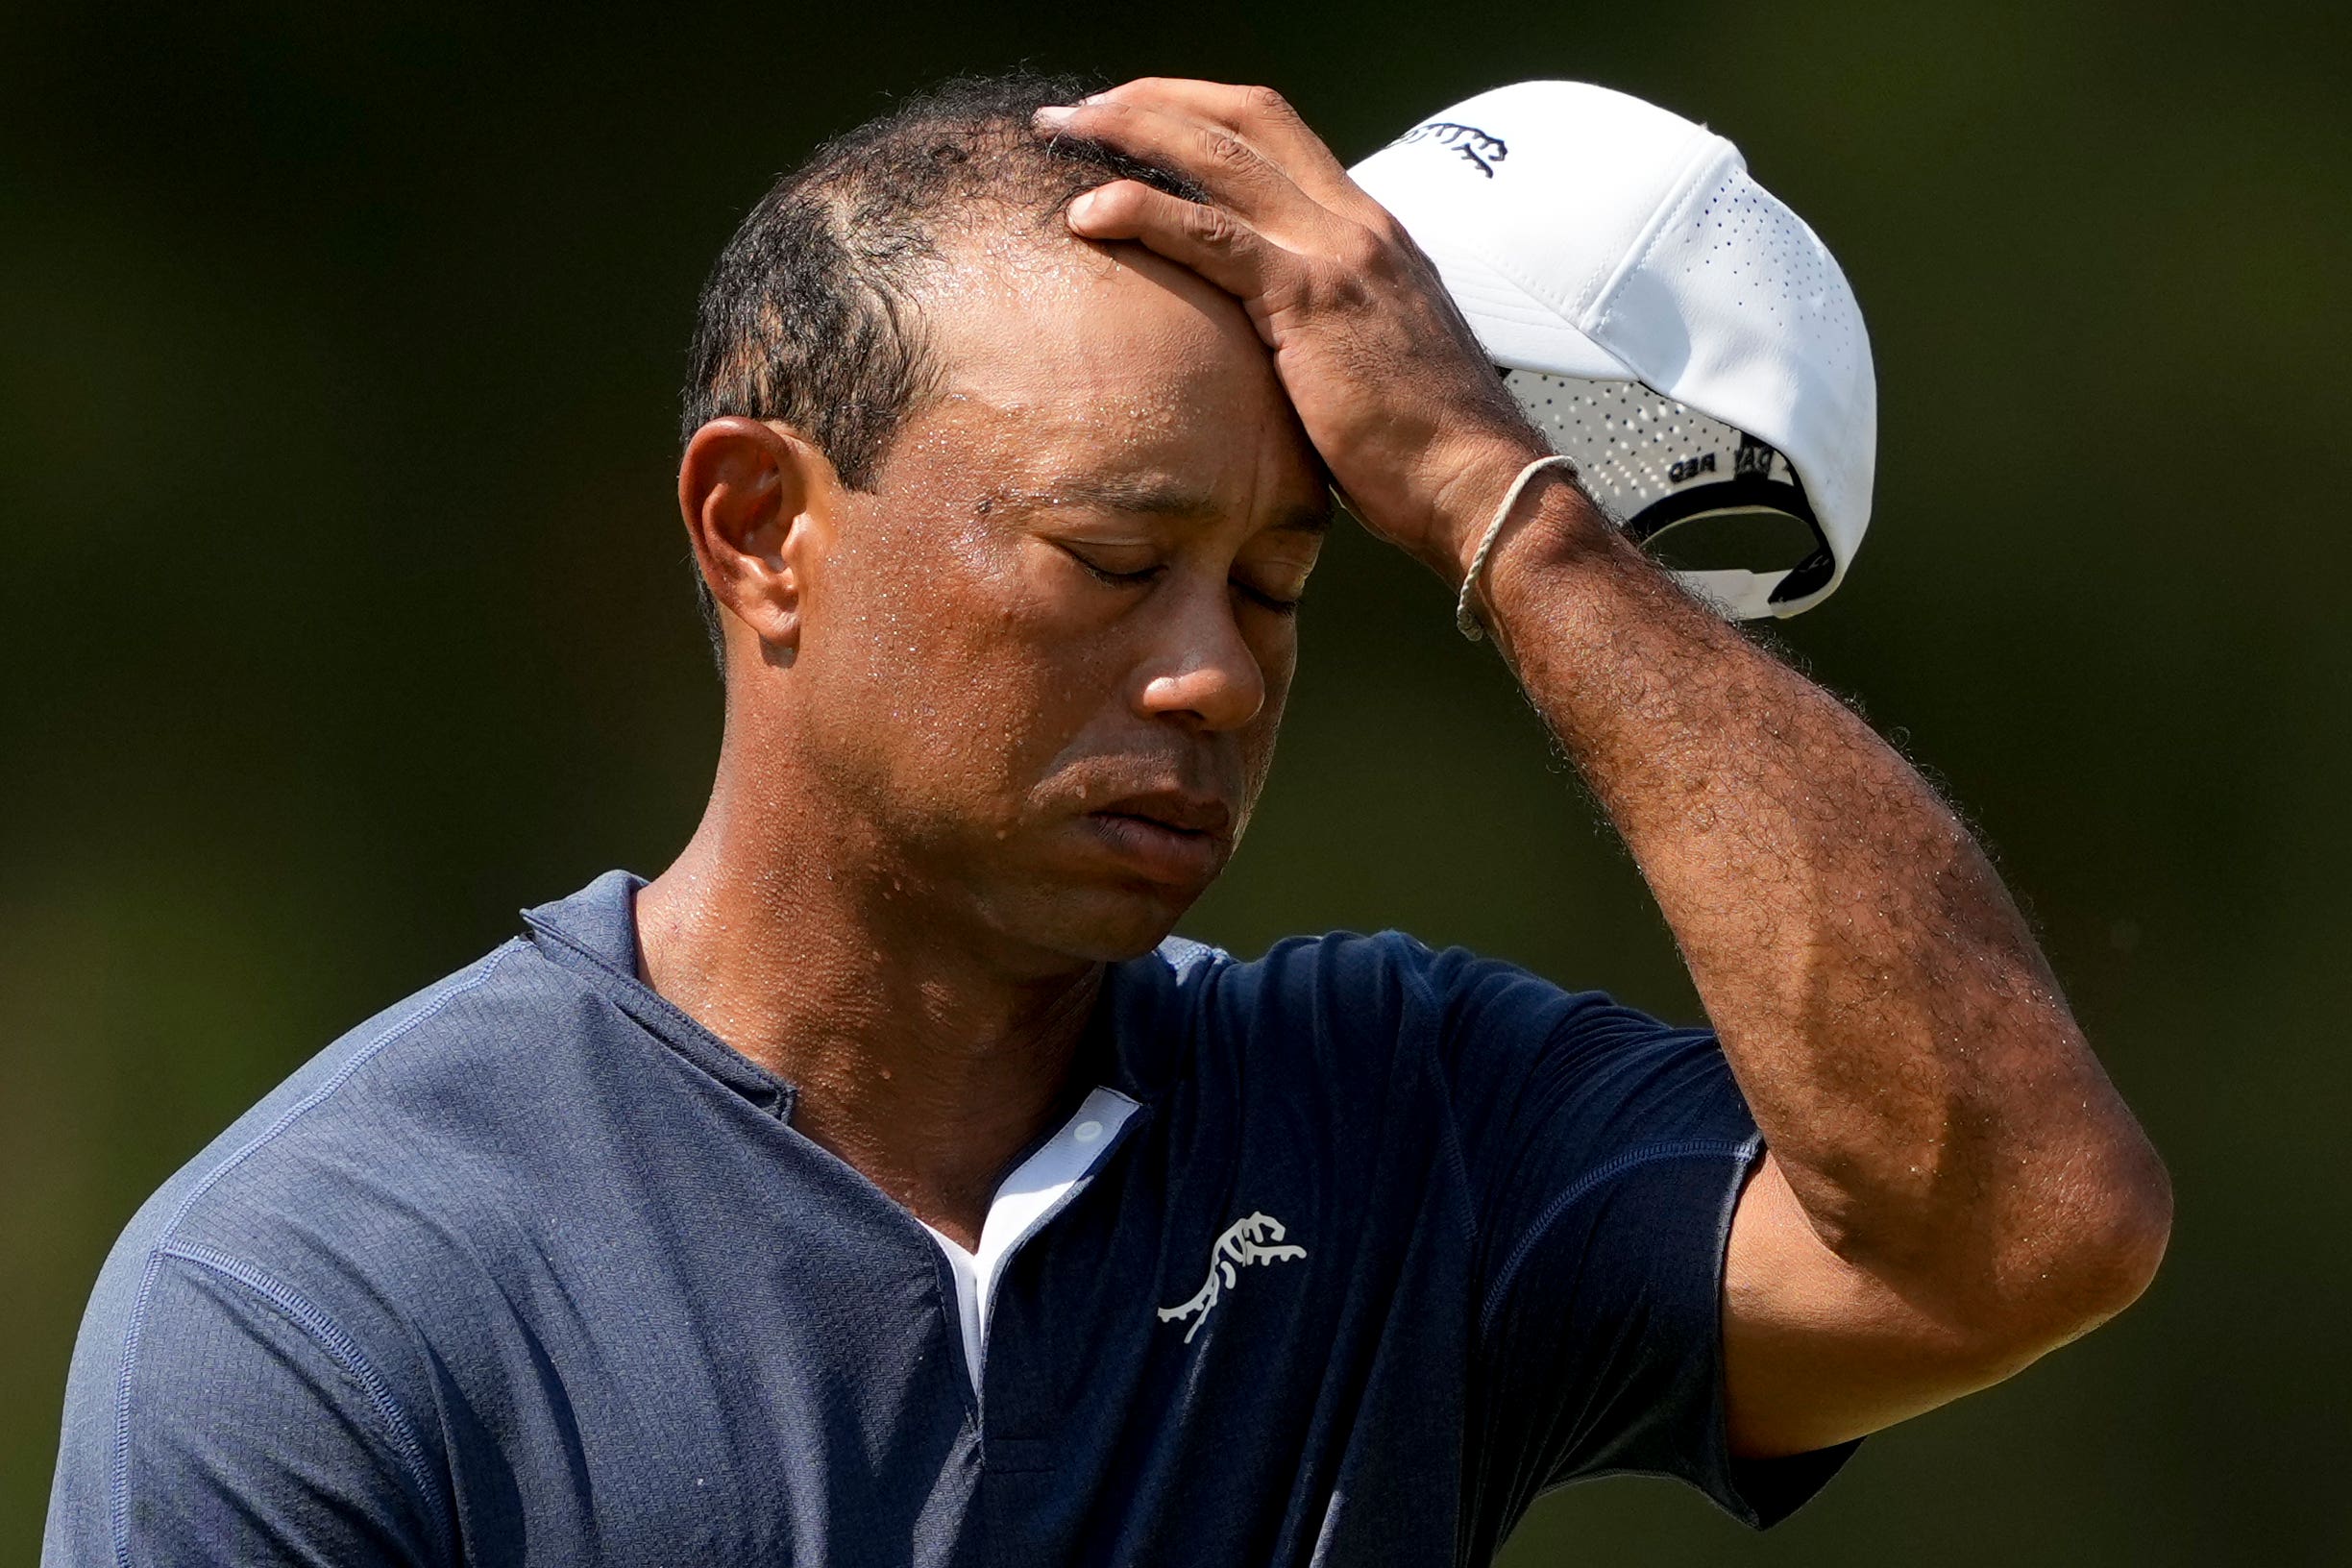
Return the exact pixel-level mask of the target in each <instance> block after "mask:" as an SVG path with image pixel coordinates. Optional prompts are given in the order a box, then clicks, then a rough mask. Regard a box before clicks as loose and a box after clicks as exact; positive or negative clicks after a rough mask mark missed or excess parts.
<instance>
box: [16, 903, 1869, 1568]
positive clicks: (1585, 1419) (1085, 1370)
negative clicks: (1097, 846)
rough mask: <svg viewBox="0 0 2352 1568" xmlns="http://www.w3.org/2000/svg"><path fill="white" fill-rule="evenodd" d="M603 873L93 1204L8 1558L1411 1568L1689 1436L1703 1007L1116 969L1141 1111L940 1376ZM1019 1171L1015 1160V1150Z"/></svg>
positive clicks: (1447, 1558) (1221, 961)
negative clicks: (21, 1517) (160, 1174)
mask: <svg viewBox="0 0 2352 1568" xmlns="http://www.w3.org/2000/svg"><path fill="white" fill-rule="evenodd" d="M637 885H638V884H637V883H636V881H635V879H634V878H631V877H627V876H625V875H624V874H622V873H618V872H615V873H611V874H609V875H607V876H605V877H602V878H600V879H599V880H598V881H597V882H596V883H595V884H593V885H592V886H591V887H589V888H588V889H586V890H585V891H584V892H582V893H581V894H576V895H575V896H574V897H572V898H570V899H567V900H564V901H563V902H560V903H557V904H552V905H549V906H547V907H544V908H542V909H539V910H536V911H533V912H531V913H530V915H529V917H528V919H529V934H528V935H527V937H524V938H522V939H518V940H517V941H514V942H511V943H507V944H505V945H504V946H502V947H500V948H499V949H498V950H497V951H495V952H493V953H491V954H490V955H489V956H488V957H487V958H485V959H484V960H483V961H482V962H480V963H479V964H478V965H476V966H474V967H473V968H469V969H467V970H465V971H464V972H463V973H460V974H458V975H456V976H453V978H451V979H449V980H447V981H445V982H443V983H442V984H440V985H438V986H435V987H433V988H432V989H431V990H429V991H427V992H424V993H422V994H421V995H419V996H416V997H414V998H411V999H410V1000H409V1001H407V1002H405V1003H404V1004H402V1005H401V1006H400V1007H398V1008H395V1009H393V1010H392V1011H391V1012H389V1013H387V1014H385V1015H384V1016H382V1017H379V1018H377V1019H375V1020H373V1021H371V1022H369V1023H367V1024H365V1025H363V1026H362V1027H360V1028H359V1029H357V1030H355V1032H353V1033H352V1034H351V1035H350V1036H348V1037H346V1038H345V1039H344V1040H342V1041H338V1042H337V1043H336V1044H334V1045H333V1046H331V1047H330V1048H329V1049H328V1050H327V1051H326V1052H325V1053H324V1054H322V1055H321V1056H319V1057H318V1058H317V1059H315V1060H314V1061H313V1062H311V1063H310V1064H309V1065H308V1066H306V1067H304V1068H303V1069H302V1070H301V1071H300V1072H298V1073H296V1074H295V1076H294V1077H293V1078H292V1079H290V1080H288V1082H287V1083H286V1084H284V1085H283V1086H282V1088H280V1089H279V1090H277V1091H276V1092H274V1093H273V1094H271V1095H270V1096H269V1097H268V1098H267V1099H266V1100H264V1101H263V1102H262V1103H261V1104H260V1105H259V1106H257V1107H256V1108H255V1109H254V1110H253V1111H252V1112H251V1113H249V1114H248V1115H246V1116H245V1117H244V1118H242V1119H241V1120H240V1121H238V1122H237V1123H236V1125H235V1126H233V1127H232V1128H231V1129H230V1130H229V1131H228V1132H227V1133H225V1134H224V1135H222V1137H221V1138H220V1139H218V1140H217V1141H216V1142H214V1143H213V1144H212V1145H211V1146H210V1147H209V1148H208V1149H207V1150H205V1151H204V1152H203V1153H202V1154H201V1155H199V1156H198V1157H197V1159H196V1160H195V1161H194V1162H193V1163H191V1164H189V1165H188V1166H187V1167H186V1168H185V1169H184V1170H183V1171H182V1172H181V1173H180V1174H179V1175H178V1176H177V1177H175V1178H174V1179H173V1180H172V1181H171V1182H170V1183H169V1184H167V1185H166V1186H165V1187H164V1188H163V1189H162V1190H161V1191H160V1192H159V1193H158V1194H157V1195H156V1197H155V1198H154V1199H152V1200H151V1201H150V1202H149V1203H148V1204H147V1205H146V1207H145V1208H143V1209H142V1210H141V1211H140V1212H139V1213H138V1215H137V1216H136V1217H135V1219H134V1220H133V1221H132V1223H131V1225H130V1227H129V1229H128V1230H127V1231H126V1233H125V1234H124V1236H123V1237H122V1240H121V1241H120V1243H119V1244H118V1245H117V1246H116V1248H115V1250H114V1252H113V1255H112V1256H111V1258H110V1260H109V1262H108V1263H107V1265H106V1268H105V1271H104V1273H103V1274H102V1276H101V1278H100V1280H99V1283H98V1286H97V1290H96V1292H95V1295H94V1296H93V1298H92V1301H91V1303H90V1308H89V1311H88V1315H87V1317H86V1320H85V1322H84V1325H83V1331H82V1335H81V1340H80V1343H79V1345H78V1346H77V1349H76V1352H75V1358H74V1363H73V1371H72V1375H71V1379H70V1384H69V1387H68V1391H67V1399H66V1409H65V1419H64V1433H63V1441H62V1447H61V1457H60V1459H59V1465H58V1474H57V1482H56V1488H55V1492H54V1495H53V1499H52V1504H51V1511H50V1520H49V1529H48V1534H47V1538H46V1544H45V1550H44V1560H45V1561H47V1562H48V1563H51V1564H53V1565H65V1564H100V1563H116V1564H130V1563H139V1564H145V1563H205V1562H221V1563H230V1562H234V1563H316V1564H337V1565H342V1568H354V1565H364V1564H378V1563H452V1562H458V1561H464V1562H471V1563H479V1564H501V1565H526V1564H548V1565H557V1564H560V1565H565V1568H580V1565H589V1564H676V1563H687V1562H692V1563H697V1564H750V1563H763V1564H772V1563H785V1562H800V1563H809V1564H830V1565H841V1568H847V1565H855V1564H864V1563H873V1564H906V1563H910V1562H912V1563H919V1564H926V1565H928V1564H942V1565H945V1564H955V1565H963V1564H993V1563H1006V1564H1019V1565H1022V1568H1043V1565H1047V1564H1066V1563H1103V1564H1111V1563H1118V1564H1148V1563H1181V1564H1234V1565H1249V1568H1260V1565H1264V1564H1301V1563H1317V1564H1340V1563H1374V1562H1377V1563H1383V1564H1438V1563H1452V1562H1479V1561H1484V1560H1486V1559H1487V1558H1488V1557H1489V1556H1491V1555H1492V1552H1493V1550H1494V1548H1495V1547H1496V1545H1497V1544H1498V1543H1499V1541H1500V1540H1501V1538H1502V1537H1503V1535H1504V1534H1505V1533H1506V1532H1507V1531H1508V1530H1509V1528H1510V1526H1511V1525H1512V1523H1513V1522H1514V1521H1515V1520H1516V1519H1517V1518H1518V1517H1519V1515H1520V1514H1521V1512H1522V1511H1524V1509H1525V1508H1526V1507H1527V1505H1528V1504H1529V1502H1530V1501H1531V1499H1532V1498H1533V1497H1534V1496H1535V1495H1536V1494H1537V1493H1538V1492H1540V1491H1541V1490H1543V1489H1544V1488H1546V1487H1547V1486H1551V1485H1554V1484H1556V1483H1559V1482H1566V1481H1570V1480H1574V1479H1576V1478H1578V1477H1580V1476H1586V1475H1593V1474H1599V1473H1603V1472H1607V1471H1621V1470H1640V1471H1655V1472H1660V1473H1664V1474H1669V1475H1676V1476H1679V1477H1681V1478H1683V1479H1685V1480H1687V1481H1689V1482H1693V1483H1694V1484H1696V1485H1698V1486H1699V1487H1701V1488H1702V1489H1703V1490H1704V1491H1705V1492H1707V1493H1708V1494H1709V1495H1710V1496H1712V1497H1713V1498H1715V1500H1716V1501H1717V1502H1718V1503H1720V1504H1722V1505H1723V1506H1724V1507H1727V1508H1728V1509H1730V1510H1731V1511H1732V1512H1733V1513H1735V1514H1737V1515H1738V1516H1740V1517H1742V1518H1744V1519H1747V1520H1750V1521H1751V1522H1768V1521H1769V1520H1770V1519H1772V1518H1775V1517H1777V1516H1778V1515H1779V1514H1781V1513H1783V1512H1785V1511H1786V1510H1787V1509H1789V1508H1790V1507H1794V1506H1795V1505H1796V1504H1797V1503H1798V1502H1799V1501H1801V1499H1802V1498H1803V1497H1804V1496H1806V1495H1808V1494H1809V1492H1810V1491H1811V1490H1812V1489H1813V1488H1814V1487H1815V1486H1817V1485H1819V1484H1820V1482H1822V1481H1823V1480H1824V1479H1825V1478H1826V1476H1827V1474H1828V1473H1829V1471H1831V1470H1832V1469H1834V1468H1835V1466H1836V1463H1837V1462H1838V1460H1839V1458H1841V1457H1842V1451H1833V1452H1831V1453H1829V1454H1826V1455H1822V1456H1812V1457H1807V1458H1802V1459H1798V1460H1791V1461H1782V1462H1779V1463H1776V1464H1774V1465H1770V1466H1756V1467H1745V1468H1742V1467H1735V1466H1734V1465H1732V1464H1731V1463H1730V1461H1729V1460H1728V1459H1727V1455H1726V1450H1725V1443H1724V1423H1723V1412H1722V1408H1721V1404H1722V1402H1721V1394H1720V1386H1721V1367H1720V1361H1721V1357H1720V1349H1719V1347H1720V1342H1721V1340H1720V1329H1719V1325H1718V1305H1717V1304H1718V1299H1719V1278H1720V1270H1721V1263H1722V1254H1723V1247H1724V1240H1725V1235H1726V1231H1727V1224H1728V1215H1729V1213H1730V1209H1731V1206H1732V1204H1733V1202H1734V1200H1735V1197H1736V1195H1737V1192H1738V1189H1739V1186H1740V1183H1741V1181H1742V1180H1743V1178H1744V1175H1745V1173H1746V1172H1747V1171H1748V1170H1749V1168H1750V1167H1751V1166H1752V1163H1753V1161H1754V1159H1755V1157H1756V1153H1757V1144H1756V1139H1755V1134H1754V1128H1753V1125H1752V1122H1751V1120H1750V1118H1749V1116H1748V1114H1747V1111H1746V1109H1745V1108H1744V1106H1743V1105H1742V1103H1741V1100H1740V1096H1739V1094H1738V1092H1737V1090H1736V1089H1735V1087H1734V1086H1733V1084H1732V1082H1731V1079H1730V1076H1729V1074H1728V1072H1727V1069H1726V1067H1725V1065H1724V1062H1723V1059H1722V1056H1721V1054H1720V1053H1719V1052H1718V1050H1717V1049H1716V1047H1715V1046H1714V1044H1713V1043H1712V1042H1711V1041H1709V1040H1708V1038H1707V1037H1706V1036H1705V1035H1703V1034H1698V1033H1690V1032H1682V1031H1676V1030H1671V1029H1667V1028H1665V1027H1663V1026H1661V1025H1660V1024H1658V1023H1656V1022H1654V1021H1653V1020H1651V1019H1649V1018H1646V1017H1641V1016H1640V1015H1638V1014H1635V1013H1632V1012H1629V1011H1628V1010H1625V1009H1623V1008H1619V1007H1616V1006H1613V1005H1612V1004H1611V1003H1609V1002H1608V1000H1607V999H1606V998H1605V997H1602V996H1598V995H1591V994H1586V995H1571V994H1569V993H1566V992H1561V991H1559V990H1557V989H1556V988H1555V987H1553V986H1550V985H1548V984H1546V983H1544V982H1543V981H1540V980H1537V979H1535V978H1533V977H1531V976H1530V975H1528V974H1526V973H1524V972H1522V971H1520V970H1517V969H1513V968H1509V967H1508V966H1506V965H1502V964H1497V963H1492V962H1487V961H1483V960H1480V959H1477V958H1474V957H1471V956H1469V955H1467V954H1463V953H1460V952H1447V953H1432V952H1431V951H1429V950H1428V949H1427V948H1424V947H1422V946H1420V945H1419V944H1417V943H1413V942H1411V941H1410V940H1409V939H1407V938H1404V937H1400V936H1396V935H1393V934H1390V935H1384V936H1378V937H1372V938H1360V937H1352V936H1333V937H1327V938H1322V939H1318V940H1302V941H1294V942H1288V943H1283V944H1281V945H1280V946H1278V947H1276V948H1275V949H1274V950H1273V951H1272V952H1270V953H1268V954H1267V955H1266V957H1265V958H1264V959H1262V960H1261V961H1259V962H1257V963H1252V964H1241V963H1236V962H1234V961H1233V960H1231V959H1229V958H1227V957H1226V956H1224V955H1223V954H1220V953H1216V952H1213V951H1212V950H1209V949H1205V948H1201V947H1199V946H1197V945H1195V944H1191V943H1178V942H1171V943H1168V944H1167V945H1166V946H1164V948H1163V949H1162V950H1161V952H1160V953H1159V954H1157V955H1154V956H1151V957H1148V958H1145V959H1142V960H1139V961H1137V962H1135V963H1132V964H1127V965H1123V966H1120V967H1118V968H1115V970H1114V971H1113V973H1112V974H1111V976H1110V978H1109V981H1108V983H1107V985H1106V987H1105V992H1104V998H1103V1002H1102V1004H1101V1006H1100V1007H1099V1008H1098V1010H1097V1013H1096V1016H1095V1018H1094V1022H1093V1026H1092V1027H1091V1029H1090V1034H1089V1037H1088V1041H1087V1047H1086V1050H1085V1052H1084V1053H1083V1055H1082V1066H1083V1069H1084V1072H1085V1074H1086V1079H1087V1082H1089V1083H1098V1084H1101V1085H1104V1086H1106V1087H1109V1088H1111V1089H1114V1090H1116V1091H1118V1092H1119V1093H1122V1094H1125V1095H1127V1096H1129V1097H1130V1098H1132V1099H1134V1100H1135V1101H1136V1102H1138V1104H1139V1107H1140V1109H1139V1110H1138V1111H1137V1112H1136V1113H1135V1114H1133V1115H1130V1116H1129V1117H1128V1118H1127V1119H1126V1121H1125V1122H1124V1123H1123V1125H1121V1126H1120V1127H1119V1128H1118V1130H1117V1131H1116V1132H1115V1134H1113V1135H1111V1136H1110V1137H1108V1138H1107V1139H1105V1141H1106V1143H1107V1144H1108V1145H1109V1146H1108V1147H1107V1148H1106V1149H1105V1151H1104V1153H1103V1156H1102V1158H1101V1159H1100V1160H1098V1161H1097V1162H1096V1164H1094V1166H1093V1167H1092V1174H1091V1177H1090V1180H1089V1181H1088V1182H1087V1183H1086V1184H1085V1186H1084V1187H1083V1188H1082V1189H1080V1190H1078V1191H1077V1192H1076V1193H1075V1195H1074V1196H1073V1197H1071V1198H1070V1199H1069V1201H1068V1202H1066V1204H1065V1205H1064V1207H1062V1208H1061V1209H1060V1210H1059V1212H1057V1213H1054V1214H1053V1215H1052V1217H1051V1218H1050V1219H1049V1220H1047V1221H1046V1222H1045V1223H1043V1224H1042V1225H1041V1227H1040V1228H1039V1229H1038V1230H1037V1231H1036V1232H1035V1234H1033V1235H1032V1236H1031V1237H1029V1238H1028V1240H1027V1242H1026V1243H1025V1245H1023V1246H1022V1247H1021V1248H1020V1249H1019V1250H1018V1251H1017V1254H1016V1255H1015V1256H1013V1257H1012V1258H1011V1260H1010V1262H1009V1263H1008V1265H1007V1267H1006V1269H1005V1272H1004V1274H1003V1276H1002V1278H1001V1279H1000V1280H999V1281H998V1284H997V1286H996V1290H995V1299H994V1304H993V1309H992V1313H991V1317H990V1323H989V1330H988V1335H989V1350H988V1356H987V1358H986V1364H985V1367H984V1369H983V1375H982V1377H981V1379H980V1380H979V1382H980V1390H981V1391H980V1392H979V1393H978V1394H977V1395H975V1393H974V1390H973V1386H972V1384H970V1383H969V1382H968V1381H967V1371H966V1364H965V1359H964V1350H963V1345H962V1336H961V1334H960V1332H959V1329H958V1313H957V1309H956V1305H955V1291H954V1286H953V1282H952V1280H951V1278H950V1276H949V1271H948V1267H947V1264H946V1262H945V1260H944V1258H943V1256H942V1254H941V1252H940V1250H939V1248H938V1247H937V1246H936V1245H935V1244H934V1243H933V1241H932V1238H931V1237H930V1236H929V1235H928V1234H927V1233H926V1232H925V1230H924V1229H923V1227H922V1226H921V1225H920V1224H919V1222H917V1221H916V1220H915V1218H914V1217H913V1216H912V1215H910V1214H909V1213H906V1212H905V1211H904V1210H902V1209H900V1208H898V1207H896V1206H895V1205H894V1204H893V1203H892V1202H890V1201H889V1200H888V1199H887V1198H885V1197H884V1196H883V1195H882V1193H881V1192H880V1191H879V1190H878V1189H876V1188H874V1187H873V1186H871V1185H870V1183H868V1182H867V1181H866V1180H865V1179H864V1178H863V1177H861V1176H859V1175H858V1174H857V1173H856V1172H855V1171H853V1170H851V1169H850V1168H849V1167H848V1166H847V1165H845V1164H843V1163H842V1162H840V1161H839V1160H837V1159H835V1158H834V1157H833V1156H831V1155H829V1154H827V1153H825V1152H824V1151H823V1150H821V1149H820V1148H818V1147H817V1146H816V1145H815V1144H813V1143H811V1142H809V1141H808V1140H807V1139H804V1138H802V1137H801V1136H800V1135H799V1134H797V1133H796V1132H795V1131H794V1130H793V1127H792V1125H791V1115H792V1107H793V1098H794V1096H793V1091H792V1090H791V1088H790V1087H789V1086H788V1085H785V1084H782V1083H779V1082H777V1081H776V1080H775V1079H774V1078H772V1077H771V1076H770V1075H768V1074H767V1073H765V1072H763V1071H761V1070H760V1069H759V1068H758V1067H756V1066H753V1065H752V1064H751V1063H749V1062H748V1061H747V1060H746V1059H745V1058H743V1057H741V1056H739V1055H737V1054H736V1053H735V1052H733V1051H731V1050H729V1049H728V1048H727V1047H725V1046H724V1045H723V1044H722V1043H721V1042H720V1041H717V1040H715V1039H713V1038H712V1037H711V1036H710V1035H708V1034H707V1033H705V1032H704V1031H703V1030H701V1029H700V1028H698V1026H697V1025H695V1024H694V1023H693V1022H692V1021H691V1020H690V1019H688V1018H687V1017H684V1016H683V1015H682V1014H680V1013H679V1012H677V1011H676V1010H675V1009H674V1008H672V1007H671V1006H669V1004H667V1003H666V1002H664V1001H663V1000H662V999H661V998H660V997H659V996H657V995H655V994H654V993H653V992H651V991H649V989H647V988H646V987H645V986H644V985H642V984H641V983H640V982H639V981H638V980H637V979H636V977H635V976H636V950H635V936H634V928H633V917H632V899H633V896H634V892H635V888H636V886H637ZM1024 1152H1027V1151H1024Z"/></svg>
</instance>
